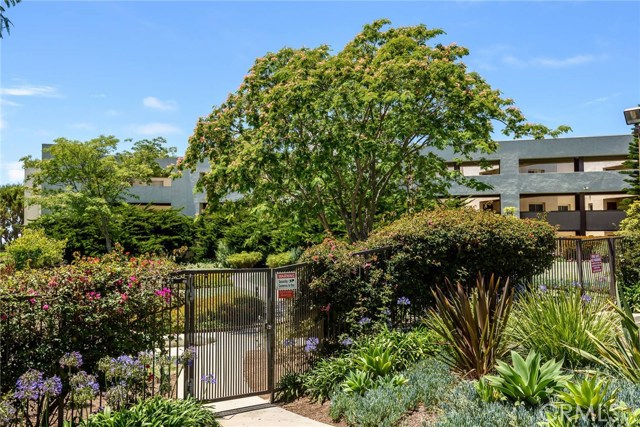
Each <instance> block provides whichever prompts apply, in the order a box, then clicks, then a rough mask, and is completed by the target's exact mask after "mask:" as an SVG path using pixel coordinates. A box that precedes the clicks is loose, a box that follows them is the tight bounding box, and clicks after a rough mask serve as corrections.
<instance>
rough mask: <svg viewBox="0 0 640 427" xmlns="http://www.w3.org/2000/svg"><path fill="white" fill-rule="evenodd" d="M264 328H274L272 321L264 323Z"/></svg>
mask: <svg viewBox="0 0 640 427" xmlns="http://www.w3.org/2000/svg"><path fill="white" fill-rule="evenodd" d="M264 328H265V329H266V330H267V331H270V330H271V328H272V326H271V323H265V324H264Z"/></svg>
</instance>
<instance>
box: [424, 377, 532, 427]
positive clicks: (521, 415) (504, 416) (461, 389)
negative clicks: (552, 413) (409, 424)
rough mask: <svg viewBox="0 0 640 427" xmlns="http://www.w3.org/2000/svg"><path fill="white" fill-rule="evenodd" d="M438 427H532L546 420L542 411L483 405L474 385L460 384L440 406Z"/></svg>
mask: <svg viewBox="0 0 640 427" xmlns="http://www.w3.org/2000/svg"><path fill="white" fill-rule="evenodd" d="M438 409H439V412H440V413H441V414H442V415H441V416H440V417H439V418H438V420H437V421H436V422H435V423H434V425H435V426H438V427H496V426H510V427H532V426H537V425H539V424H538V423H540V422H543V421H544V420H545V416H544V409H542V408H539V407H535V408H531V407H529V406H525V405H514V404H513V403H511V402H484V401H482V400H481V399H480V398H479V396H478V394H477V392H476V390H475V388H474V386H473V384H472V383H471V382H468V381H461V382H460V383H458V385H457V386H456V387H454V388H453V390H451V391H450V392H449V393H448V395H447V396H446V398H443V400H442V402H441V404H440V405H439V408H438Z"/></svg>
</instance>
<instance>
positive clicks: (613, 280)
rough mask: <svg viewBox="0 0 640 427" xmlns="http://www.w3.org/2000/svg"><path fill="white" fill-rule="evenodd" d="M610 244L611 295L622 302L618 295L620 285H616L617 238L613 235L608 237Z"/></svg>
mask: <svg viewBox="0 0 640 427" xmlns="http://www.w3.org/2000/svg"><path fill="white" fill-rule="evenodd" d="M607 244H608V246H609V295H610V296H611V298H613V300H614V301H615V302H616V303H617V304H620V297H619V295H618V286H617V285H616V261H617V260H616V245H615V240H614V239H613V238H612V237H609V238H608V239H607Z"/></svg>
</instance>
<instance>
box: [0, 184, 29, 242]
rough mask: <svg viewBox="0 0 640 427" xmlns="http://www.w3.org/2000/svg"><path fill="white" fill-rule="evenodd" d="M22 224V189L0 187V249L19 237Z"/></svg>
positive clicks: (12, 185)
mask: <svg viewBox="0 0 640 427" xmlns="http://www.w3.org/2000/svg"><path fill="white" fill-rule="evenodd" d="M23 224H24V187H23V186H22V185H16V184H8V185H2V186H0V249H1V248H3V247H4V246H5V245H6V244H7V243H10V242H12V241H14V240H15V239H17V238H18V236H20V232H21V231H22V226H23Z"/></svg>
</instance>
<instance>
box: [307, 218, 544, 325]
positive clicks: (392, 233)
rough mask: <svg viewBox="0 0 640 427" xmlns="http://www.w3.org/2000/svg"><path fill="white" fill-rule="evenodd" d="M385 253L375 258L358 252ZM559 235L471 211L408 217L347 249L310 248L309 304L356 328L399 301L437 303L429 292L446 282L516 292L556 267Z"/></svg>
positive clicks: (334, 245) (538, 224) (334, 244)
mask: <svg viewBox="0 0 640 427" xmlns="http://www.w3.org/2000/svg"><path fill="white" fill-rule="evenodd" d="M372 248H388V249H387V250H385V251H384V252H382V253H379V254H372V255H370V256H366V257H365V256H353V255H352V254H353V253H354V252H356V251H363V250H367V249H372ZM554 250H555V231H554V228H553V227H552V226H550V225H549V224H548V223H546V222H543V221H530V220H520V219H518V218H514V217H504V216H501V215H496V214H494V213H492V212H483V211H475V210H473V209H449V210H445V209H437V210H434V211H424V212H419V213H417V214H413V215H407V216H406V217H404V218H402V219H400V220H398V221H396V222H394V223H392V224H390V225H388V226H386V227H382V228H381V229H379V230H378V231H375V232H374V233H373V234H372V235H371V236H370V237H369V239H368V240H366V241H364V242H359V243H356V244H354V245H348V244H346V243H343V242H339V241H335V240H331V239H328V240H325V242H323V243H322V244H320V245H316V246H314V247H311V248H309V249H308V250H307V251H306V252H305V253H304V254H303V256H302V258H301V261H302V262H309V263H311V268H312V270H313V272H312V277H314V278H315V279H314V280H313V281H312V283H311V289H312V297H313V300H314V302H315V303H316V304H317V305H319V306H326V305H327V304H331V309H332V314H331V316H332V319H336V320H344V321H346V322H347V323H349V322H351V323H355V322H356V321H357V320H358V319H359V318H361V317H363V316H369V317H371V318H374V319H375V318H379V317H380V312H381V308H385V307H386V308H389V309H391V310H392V311H393V310H394V307H395V304H394V303H395V302H396V300H397V299H398V298H399V297H407V298H408V299H410V300H411V302H412V306H415V307H418V308H420V307H425V306H430V305H432V303H433V295H432V292H431V290H433V289H435V288H436V287H437V286H438V285H439V284H441V283H444V280H445V278H448V279H450V280H452V281H453V282H461V283H462V284H463V286H464V287H465V288H466V287H472V286H473V284H474V281H475V277H476V275H477V274H478V272H479V271H481V272H483V273H485V274H490V273H494V274H495V275H496V276H500V277H504V278H507V277H508V278H509V279H510V280H511V283H512V284H514V285H518V284H521V283H524V282H526V280H527V279H528V278H529V277H532V276H533V275H535V274H538V273H540V272H542V271H544V270H545V269H546V268H547V267H549V266H550V265H551V263H552V261H553V252H554Z"/></svg>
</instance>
